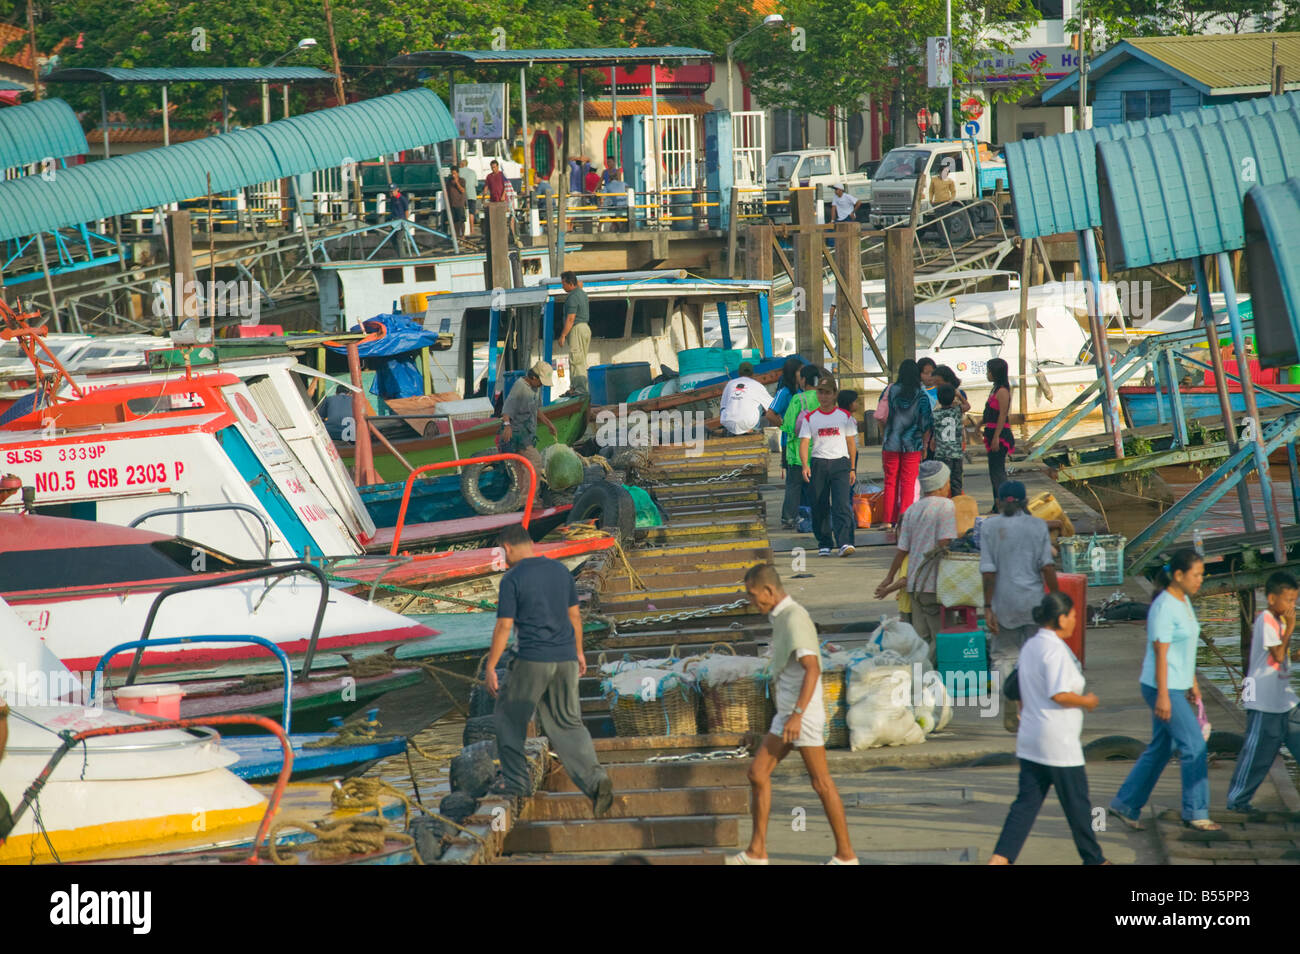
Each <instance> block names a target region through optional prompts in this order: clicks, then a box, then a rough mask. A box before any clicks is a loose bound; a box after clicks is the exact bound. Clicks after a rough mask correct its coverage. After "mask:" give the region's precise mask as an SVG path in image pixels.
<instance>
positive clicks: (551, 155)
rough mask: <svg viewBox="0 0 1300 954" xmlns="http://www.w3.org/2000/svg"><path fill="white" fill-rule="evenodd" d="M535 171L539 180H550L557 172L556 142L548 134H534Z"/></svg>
mask: <svg viewBox="0 0 1300 954" xmlns="http://www.w3.org/2000/svg"><path fill="white" fill-rule="evenodd" d="M533 169H534V171H535V172H536V173H537V178H538V179H549V178H550V177H551V173H553V172H554V171H555V141H554V140H553V139H551V134H550V133H548V132H535V133H533Z"/></svg>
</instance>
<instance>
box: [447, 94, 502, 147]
mask: <svg viewBox="0 0 1300 954" xmlns="http://www.w3.org/2000/svg"><path fill="white" fill-rule="evenodd" d="M506 104H507V102H506V84H505V83H457V84H456V87H455V90H454V94H453V98H452V116H453V117H454V118H455V120H456V130H457V131H458V132H459V133H460V138H461V139H504V138H506Z"/></svg>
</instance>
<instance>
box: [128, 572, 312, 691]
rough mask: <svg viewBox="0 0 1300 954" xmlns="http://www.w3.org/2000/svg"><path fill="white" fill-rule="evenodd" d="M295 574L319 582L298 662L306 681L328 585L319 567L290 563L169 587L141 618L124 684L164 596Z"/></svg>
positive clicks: (133, 671) (133, 672)
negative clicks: (313, 615) (313, 613)
mask: <svg viewBox="0 0 1300 954" xmlns="http://www.w3.org/2000/svg"><path fill="white" fill-rule="evenodd" d="M295 573H310V574H311V575H312V576H314V577H316V580H317V582H319V583H320V602H319V603H317V605H316V618H315V620H314V621H313V622H312V629H311V638H310V639H309V640H308V641H307V652H306V655H305V656H304V657H303V661H302V672H301V674H300V676H301V678H303V679H306V678H307V676H308V674H309V673H310V672H311V663H312V659H313V658H314V657H315V655H316V642H317V640H319V639H320V630H321V625H322V624H323V623H324V621H325V606H326V604H327V603H328V602H329V594H330V585H329V581H328V580H327V579H326V577H325V572H324V571H323V570H321V568H320V567H317V566H313V565H312V564H310V563H291V564H289V565H288V566H268V567H261V568H258V569H254V570H243V571H241V572H239V573H223V574H221V575H219V576H216V577H213V578H211V579H206V580H195V581H193V582H192V583H177V584H176V585H175V586H169V587H168V588H167V589H165V590H163V591H162V592H161V593H159V594H158V595H157V596H156V597H154V601H153V604H152V605H151V606H150V607H149V615H148V616H147V617H146V618H145V621H144V629H143V631H142V632H141V633H140V640H139V641H140V642H141V643H144V644H146V645H141V646H140V647H138V648H137V649H136V651H135V656H134V658H132V660H131V668H130V670H129V671H128V672H127V674H126V683H125V685H128V686H129V685H131V684H133V683H134V682H135V677H136V675H137V674H138V673H139V671H140V662H141V660H142V659H143V658H144V651H145V649H146V648H147V645H149V643H148V640H149V634H150V633H151V632H152V631H153V624H154V620H155V619H157V617H158V607H159V606H161V605H162V603H163V601H164V600H166V599H167V598H168V597H171V596H176V595H177V594H179V593H192V592H194V591H195V590H206V589H212V588H214V587H218V586H226V585H228V584H230V583H242V582H244V581H246V580H262V579H278V578H280V577H286V576H292V575H294V574H295ZM195 641H196V642H202V641H203V637H200V636H196V637H195Z"/></svg>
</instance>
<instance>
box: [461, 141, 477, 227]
mask: <svg viewBox="0 0 1300 954" xmlns="http://www.w3.org/2000/svg"><path fill="white" fill-rule="evenodd" d="M460 179H461V181H462V182H464V183H465V199H466V202H467V204H468V205H469V220H470V222H471V223H472V222H473V221H474V215H475V214H476V213H477V212H478V173H477V172H475V171H474V170H473V169H471V168H470V167H469V160H468V159H462V160H461V161H460ZM470 230H471V231H472V230H473V225H471V226H470Z"/></svg>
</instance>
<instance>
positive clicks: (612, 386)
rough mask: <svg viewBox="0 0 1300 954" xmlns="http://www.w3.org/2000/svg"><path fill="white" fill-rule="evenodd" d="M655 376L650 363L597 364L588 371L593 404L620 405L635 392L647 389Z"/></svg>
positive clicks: (588, 386) (588, 384)
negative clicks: (651, 371)
mask: <svg viewBox="0 0 1300 954" xmlns="http://www.w3.org/2000/svg"><path fill="white" fill-rule="evenodd" d="M653 377H654V375H652V374H651V373H650V362H649V361H627V362H623V363H621V364H597V365H594V366H592V367H590V368H588V369H587V388H588V390H589V391H590V393H591V403H592V404H618V403H620V402H622V401H626V400H627V396H628V395H629V394H631V393H632V392H633V391H636V390H638V389H640V388H644V387H647V386H648V385H649V384H650V379H651V378H653Z"/></svg>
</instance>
